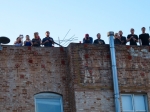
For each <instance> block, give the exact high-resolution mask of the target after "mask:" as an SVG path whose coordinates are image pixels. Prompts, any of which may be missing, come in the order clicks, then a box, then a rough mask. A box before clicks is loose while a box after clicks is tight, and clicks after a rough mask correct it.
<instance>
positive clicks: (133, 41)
mask: <svg viewBox="0 0 150 112" xmlns="http://www.w3.org/2000/svg"><path fill="white" fill-rule="evenodd" d="M130 32H131V34H129V35H128V36H127V42H130V45H137V42H138V36H137V35H135V34H134V29H133V28H131V30H130Z"/></svg>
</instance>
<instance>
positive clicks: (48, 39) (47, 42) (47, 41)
mask: <svg viewBox="0 0 150 112" xmlns="http://www.w3.org/2000/svg"><path fill="white" fill-rule="evenodd" d="M45 34H46V37H45V38H43V40H42V44H43V45H44V47H52V45H53V44H54V40H53V38H52V37H50V32H49V31H46V33H45Z"/></svg>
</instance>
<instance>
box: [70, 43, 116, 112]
mask: <svg viewBox="0 0 150 112" xmlns="http://www.w3.org/2000/svg"><path fill="white" fill-rule="evenodd" d="M68 48H69V49H70V50H69V52H71V53H70V54H71V61H70V66H71V73H70V75H71V76H72V77H73V78H72V79H73V81H74V83H73V84H74V96H75V105H76V112H114V98H113V89H112V75H111V61H110V51H109V46H108V45H102V46H99V45H88V44H71V45H70V46H69V47H68Z"/></svg>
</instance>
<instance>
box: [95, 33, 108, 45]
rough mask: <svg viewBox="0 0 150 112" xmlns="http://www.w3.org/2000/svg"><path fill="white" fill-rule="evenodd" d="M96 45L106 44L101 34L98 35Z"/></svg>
mask: <svg viewBox="0 0 150 112" xmlns="http://www.w3.org/2000/svg"><path fill="white" fill-rule="evenodd" d="M94 44H105V41H104V40H102V39H101V34H100V33H98V34H97V39H96V40H94Z"/></svg>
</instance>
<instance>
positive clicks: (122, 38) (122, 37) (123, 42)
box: [119, 30, 127, 45]
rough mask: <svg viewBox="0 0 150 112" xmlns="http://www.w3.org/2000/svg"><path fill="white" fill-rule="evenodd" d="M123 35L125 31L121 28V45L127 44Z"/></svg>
mask: <svg viewBox="0 0 150 112" xmlns="http://www.w3.org/2000/svg"><path fill="white" fill-rule="evenodd" d="M122 35H123V32H122V31H121V30H120V31H119V39H120V41H121V45H126V42H127V41H126V37H124V36H122Z"/></svg>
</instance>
